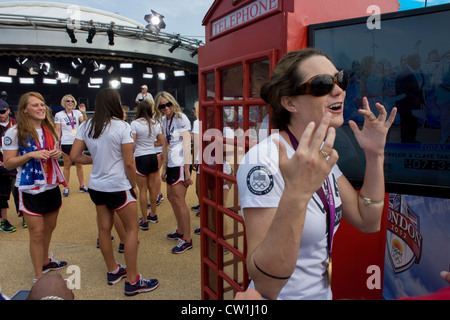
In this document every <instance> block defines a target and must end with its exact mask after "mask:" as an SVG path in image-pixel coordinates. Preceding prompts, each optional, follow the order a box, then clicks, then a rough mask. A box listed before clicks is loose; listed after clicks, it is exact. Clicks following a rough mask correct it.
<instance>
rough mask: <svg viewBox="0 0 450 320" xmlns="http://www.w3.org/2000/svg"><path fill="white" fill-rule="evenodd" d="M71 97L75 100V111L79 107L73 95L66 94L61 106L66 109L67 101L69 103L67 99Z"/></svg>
mask: <svg viewBox="0 0 450 320" xmlns="http://www.w3.org/2000/svg"><path fill="white" fill-rule="evenodd" d="M69 97H70V98H72V99H73V108H74V109H75V108H76V107H77V100H75V97H74V96H73V95H71V94H66V95H65V96H64V97H62V99H61V105H62V106H63V107H64V108H66V103H67V102H66V101H67V98H69Z"/></svg>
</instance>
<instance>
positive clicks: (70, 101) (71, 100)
mask: <svg viewBox="0 0 450 320" xmlns="http://www.w3.org/2000/svg"><path fill="white" fill-rule="evenodd" d="M66 102H75V101H73V100H66Z"/></svg>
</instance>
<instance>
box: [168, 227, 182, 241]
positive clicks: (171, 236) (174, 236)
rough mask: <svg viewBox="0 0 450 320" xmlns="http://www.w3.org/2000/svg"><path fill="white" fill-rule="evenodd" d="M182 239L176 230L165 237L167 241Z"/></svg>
mask: <svg viewBox="0 0 450 320" xmlns="http://www.w3.org/2000/svg"><path fill="white" fill-rule="evenodd" d="M182 238H183V235H182V234H179V233H178V229H175V231H174V232H172V233H169V234H168V235H167V239H169V240H181V239H182Z"/></svg>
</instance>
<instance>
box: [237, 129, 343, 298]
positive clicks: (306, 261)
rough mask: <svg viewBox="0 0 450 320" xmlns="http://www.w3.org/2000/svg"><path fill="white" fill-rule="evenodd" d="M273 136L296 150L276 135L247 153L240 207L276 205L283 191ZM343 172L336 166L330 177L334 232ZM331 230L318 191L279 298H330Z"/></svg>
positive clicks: (240, 178)
mask: <svg viewBox="0 0 450 320" xmlns="http://www.w3.org/2000/svg"><path fill="white" fill-rule="evenodd" d="M273 138H278V139H279V140H280V141H281V142H282V143H284V145H285V146H286V149H287V155H288V157H289V158H290V157H292V155H293V154H294V149H293V148H292V147H291V146H290V145H289V144H288V143H287V142H286V140H284V139H283V137H282V136H280V135H279V134H278V133H277V134H272V135H270V136H269V137H268V138H267V139H265V140H263V141H261V142H260V143H259V144H258V145H256V146H254V147H253V148H251V149H250V150H249V152H248V153H247V154H246V155H245V156H244V158H243V159H242V162H241V164H240V166H239V170H238V172H237V176H236V178H237V184H238V188H239V199H240V201H241V208H242V209H244V208H276V207H278V204H279V202H280V198H281V196H282V194H283V190H284V180H283V177H282V176H281V173H280V171H279V167H278V150H277V147H276V144H275V143H274V142H272V139H273ZM341 175H342V173H341V171H340V170H339V168H338V166H337V165H335V166H334V167H333V169H332V170H331V173H330V175H329V176H328V177H329V179H330V182H331V188H332V190H333V195H334V201H335V207H336V220H335V229H334V230H335V232H336V230H337V228H338V226H339V223H340V221H341V217H342V202H341V198H340V196H339V192H338V190H337V179H338V178H339V177H340V176H341ZM327 237H328V232H327V215H326V211H325V209H323V204H322V201H321V200H320V197H319V195H318V194H317V193H315V194H314V196H313V197H312V198H311V200H310V201H309V203H308V208H307V212H306V219H305V226H304V229H303V233H302V239H301V242H300V249H299V253H298V258H297V265H296V267H295V270H294V273H293V274H292V275H291V277H290V279H289V281H288V282H287V283H286V285H285V286H284V287H283V289H281V292H280V294H279V296H278V299H280V300H300V299H309V300H314V299H318V300H325V299H331V298H332V293H331V289H330V287H329V286H328V275H327V267H328V239H327ZM252 286H253V283H252Z"/></svg>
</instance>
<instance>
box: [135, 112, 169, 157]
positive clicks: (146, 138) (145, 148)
mask: <svg viewBox="0 0 450 320" xmlns="http://www.w3.org/2000/svg"><path fill="white" fill-rule="evenodd" d="M130 126H131V130H132V132H133V133H135V134H136V141H135V142H134V145H135V150H134V156H135V157H139V156H143V155H147V154H156V153H157V150H156V147H155V142H156V136H157V135H158V134H162V129H161V124H160V123H159V122H156V121H154V120H152V123H151V134H150V135H149V133H148V122H147V120H145V119H143V118H139V119H136V120H134V121H132V122H131V124H130Z"/></svg>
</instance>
